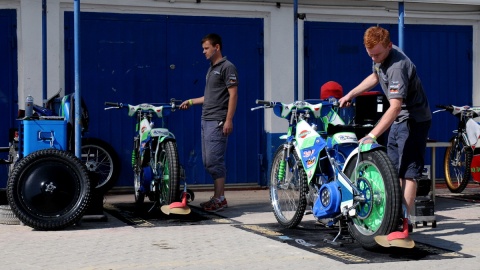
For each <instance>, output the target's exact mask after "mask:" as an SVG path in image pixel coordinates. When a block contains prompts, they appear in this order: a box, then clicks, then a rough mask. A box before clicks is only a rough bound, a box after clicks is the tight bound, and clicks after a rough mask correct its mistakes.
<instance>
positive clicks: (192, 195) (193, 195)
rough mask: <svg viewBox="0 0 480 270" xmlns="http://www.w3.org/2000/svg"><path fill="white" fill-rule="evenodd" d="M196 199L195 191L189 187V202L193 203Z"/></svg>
mask: <svg viewBox="0 0 480 270" xmlns="http://www.w3.org/2000/svg"><path fill="white" fill-rule="evenodd" d="M193 200H195V193H193V190H191V189H188V188H187V202H188V203H191V202H193Z"/></svg>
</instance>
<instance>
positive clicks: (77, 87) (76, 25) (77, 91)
mask: <svg viewBox="0 0 480 270" xmlns="http://www.w3.org/2000/svg"><path fill="white" fill-rule="evenodd" d="M73 11H74V12H73V21H74V22H73V25H74V42H73V43H74V61H75V132H74V133H75V156H76V157H78V158H81V153H82V152H81V147H82V145H81V143H82V137H81V132H82V130H81V127H80V123H81V114H80V110H81V107H80V106H81V102H80V100H81V95H80V0H74V10H73Z"/></svg>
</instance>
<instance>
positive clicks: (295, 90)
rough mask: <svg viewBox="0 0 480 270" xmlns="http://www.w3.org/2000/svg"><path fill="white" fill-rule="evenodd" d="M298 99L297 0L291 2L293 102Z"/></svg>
mask: <svg viewBox="0 0 480 270" xmlns="http://www.w3.org/2000/svg"><path fill="white" fill-rule="evenodd" d="M297 99H298V0H294V1H293V100H294V101H296V100H297Z"/></svg>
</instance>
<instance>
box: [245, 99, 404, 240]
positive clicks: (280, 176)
mask: <svg viewBox="0 0 480 270" xmlns="http://www.w3.org/2000/svg"><path fill="white" fill-rule="evenodd" d="M256 103H257V104H261V105H262V106H259V107H256V108H252V110H255V109H261V108H264V109H267V108H272V109H273V111H274V113H275V115H276V116H278V117H281V118H284V119H286V120H288V121H289V126H288V130H287V132H286V134H285V135H283V136H281V139H283V140H285V141H284V142H283V143H282V145H280V146H279V147H278V149H277V150H276V153H275V154H274V157H273V161H272V164H271V169H270V183H269V184H270V200H271V203H272V208H273V213H274V215H275V218H276V219H277V221H278V223H279V224H281V225H282V226H283V227H286V228H293V227H296V226H297V225H298V224H299V223H300V221H301V220H302V218H303V216H304V215H305V214H306V210H307V206H308V207H309V208H310V209H311V211H310V210H309V211H308V212H307V213H309V212H311V213H312V214H313V216H314V217H315V219H316V220H318V221H321V222H322V223H325V224H327V226H334V225H335V226H336V225H337V224H338V226H339V232H338V234H337V236H336V237H335V238H334V239H333V240H327V239H325V241H326V242H330V243H333V244H338V242H336V240H337V239H338V238H339V236H341V233H342V228H345V227H348V232H349V234H350V235H351V236H352V237H353V238H354V239H355V240H356V241H357V242H358V243H360V245H361V246H363V247H364V248H366V249H375V248H378V247H380V246H379V245H378V244H377V242H376V241H375V239H374V237H375V236H377V235H387V234H389V233H390V232H392V231H395V230H396V229H397V227H398V225H399V221H400V220H401V217H402V197H401V189H400V183H399V180H398V176H397V172H396V170H395V169H394V167H393V165H392V164H391V162H390V160H389V158H388V156H387V154H386V152H385V150H384V147H382V146H381V145H379V144H377V143H376V142H375V143H372V144H363V143H359V141H358V139H357V136H356V134H355V132H354V131H355V128H356V127H355V126H353V125H344V122H343V120H342V119H341V118H340V116H339V114H338V106H337V105H338V102H337V101H336V100H335V99H330V100H306V101H295V102H293V103H282V102H274V101H264V100H257V101H256ZM317 123H318V124H319V125H317ZM340 244H341V243H340Z"/></svg>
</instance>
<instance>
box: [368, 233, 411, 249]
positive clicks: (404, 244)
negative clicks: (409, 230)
mask: <svg viewBox="0 0 480 270" xmlns="http://www.w3.org/2000/svg"><path fill="white" fill-rule="evenodd" d="M387 237H388V235H377V236H375V237H374V238H375V242H377V244H379V245H380V246H382V247H387V248H388V247H399V248H413V247H415V242H414V241H413V240H412V238H410V237H406V238H400V239H393V240H390V241H389V240H388V239H387Z"/></svg>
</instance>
